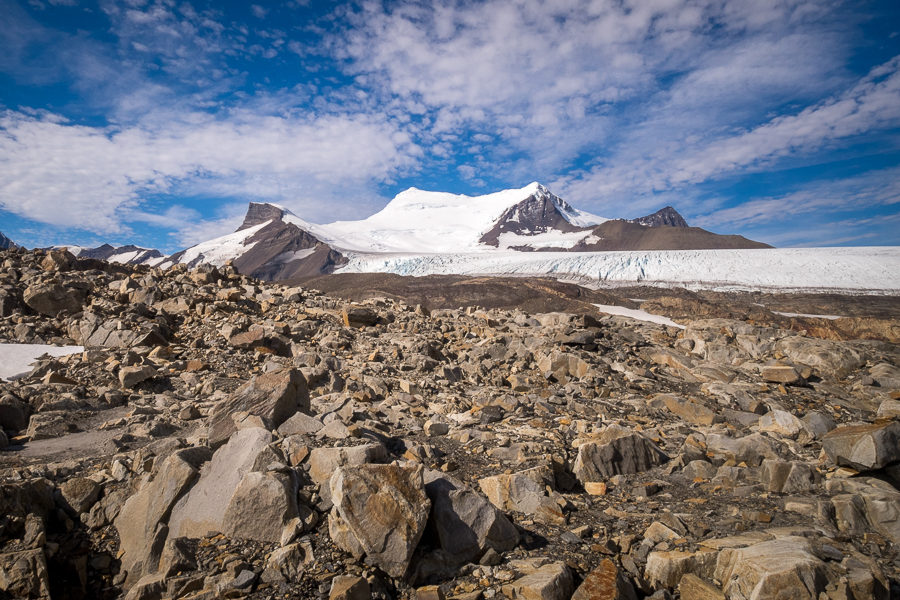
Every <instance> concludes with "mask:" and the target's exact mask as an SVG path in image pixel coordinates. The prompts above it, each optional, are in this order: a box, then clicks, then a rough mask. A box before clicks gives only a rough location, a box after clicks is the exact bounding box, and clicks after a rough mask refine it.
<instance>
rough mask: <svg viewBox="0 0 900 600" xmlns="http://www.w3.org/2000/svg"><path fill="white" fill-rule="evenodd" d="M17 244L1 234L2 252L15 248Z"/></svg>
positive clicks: (0, 245) (0, 247) (0, 244)
mask: <svg viewBox="0 0 900 600" xmlns="http://www.w3.org/2000/svg"><path fill="white" fill-rule="evenodd" d="M15 247H16V244H15V242H13V241H12V240H11V239H9V238H8V237H6V236H5V235H3V232H0V250H6V249H7V248H15Z"/></svg>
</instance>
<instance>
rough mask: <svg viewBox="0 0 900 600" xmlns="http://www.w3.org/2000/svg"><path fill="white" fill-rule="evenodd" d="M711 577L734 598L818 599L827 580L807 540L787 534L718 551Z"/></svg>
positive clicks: (822, 566) (821, 564) (729, 596)
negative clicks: (714, 569) (786, 535)
mask: <svg viewBox="0 0 900 600" xmlns="http://www.w3.org/2000/svg"><path fill="white" fill-rule="evenodd" d="M715 579H716V580H717V581H721V582H723V591H724V592H725V596H726V597H727V598H729V599H731V598H734V599H735V600H751V599H752V600H780V599H782V598H792V599H796V600H818V598H819V593H820V592H823V591H825V586H826V583H827V579H826V569H825V563H823V562H822V561H821V560H820V559H818V558H817V557H816V556H815V555H814V554H813V553H812V549H811V547H810V544H809V541H808V540H807V539H806V538H801V537H790V536H788V537H784V538H779V539H775V540H771V541H767V542H761V543H759V544H753V545H752V546H748V547H746V548H726V549H724V550H722V551H721V552H720V553H719V557H718V559H717V561H716V571H715Z"/></svg>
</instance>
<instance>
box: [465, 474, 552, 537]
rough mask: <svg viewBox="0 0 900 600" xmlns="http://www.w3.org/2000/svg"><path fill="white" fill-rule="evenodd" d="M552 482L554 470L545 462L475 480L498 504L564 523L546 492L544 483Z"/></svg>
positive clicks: (546, 484)
mask: <svg viewBox="0 0 900 600" xmlns="http://www.w3.org/2000/svg"><path fill="white" fill-rule="evenodd" d="M553 484H554V478H553V471H552V470H551V469H550V467H547V466H543V467H534V468H532V469H527V470H525V471H519V472H518V473H512V474H508V475H507V474H503V475H493V476H491V477H485V478H483V479H480V480H479V481H478V485H479V486H480V487H481V491H482V492H484V494H485V495H486V496H487V498H488V500H490V501H491V504H493V505H494V506H496V507H497V508H499V509H501V510H514V511H517V512H521V513H525V514H526V515H530V516H533V517H534V518H535V520H536V521H539V522H541V523H546V524H549V525H565V522H566V518H565V515H563V512H562V509H561V508H560V505H559V503H558V502H557V501H556V499H555V498H554V497H551V496H548V495H547V491H546V488H547V486H550V487H551V489H552V487H553ZM554 495H555V494H554Z"/></svg>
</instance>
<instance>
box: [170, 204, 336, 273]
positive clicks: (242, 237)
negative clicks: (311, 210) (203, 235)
mask: <svg viewBox="0 0 900 600" xmlns="http://www.w3.org/2000/svg"><path fill="white" fill-rule="evenodd" d="M317 227H319V226H316V225H313V224H311V223H306V222H305V221H303V220H302V219H300V218H299V217H297V216H296V215H294V214H293V213H291V212H290V211H288V210H287V209H286V208H283V207H281V206H277V205H275V204H260V203H256V202H251V203H250V207H249V209H248V210H247V215H246V216H245V217H244V222H243V223H242V224H241V226H240V227H239V228H238V230H237V231H235V232H234V233H230V234H228V235H224V236H222V237H218V238H215V239H212V240H209V241H207V242H202V243H200V244H197V245H196V246H191V247H190V248H188V249H187V250H182V251H181V252H178V253H176V254H173V255H172V256H170V257H169V258H168V259H167V260H166V261H165V262H163V263H162V264H161V266H163V267H165V266H169V265H172V264H177V263H183V264H186V265H189V266H194V265H197V264H200V263H209V264H214V265H217V266H221V265H223V264H225V263H226V262H228V261H234V266H235V268H236V269H237V270H238V271H239V272H240V273H243V274H245V275H252V276H253V277H257V278H259V279H266V280H278V279H291V278H295V277H307V276H311V275H320V274H323V273H330V272H332V271H333V270H334V269H335V268H336V267H338V266H339V265H342V264H344V263H346V262H347V260H346V259H345V258H344V257H343V255H341V254H340V253H339V252H337V251H335V250H334V249H333V248H332V247H331V246H329V245H328V244H326V243H324V242H323V241H322V240H320V239H319V238H317V237H316V236H315V235H313V234H312V233H311V232H310V230H311V229H316V228H317Z"/></svg>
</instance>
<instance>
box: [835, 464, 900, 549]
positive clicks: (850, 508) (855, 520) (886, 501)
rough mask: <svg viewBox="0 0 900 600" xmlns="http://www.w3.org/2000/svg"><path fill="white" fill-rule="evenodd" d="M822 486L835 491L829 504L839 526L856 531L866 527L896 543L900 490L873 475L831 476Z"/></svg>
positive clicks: (898, 539) (899, 536)
mask: <svg viewBox="0 0 900 600" xmlns="http://www.w3.org/2000/svg"><path fill="white" fill-rule="evenodd" d="M825 489H826V490H827V491H828V493H830V494H838V495H836V496H834V497H833V498H832V504H833V505H834V507H835V512H836V515H835V516H836V518H838V528H839V529H841V530H842V531H847V532H848V533H850V534H852V535H856V534H859V533H862V532H863V530H864V529H865V528H867V527H868V528H871V529H874V530H875V531H877V532H878V533H880V534H881V535H883V536H884V537H886V538H888V539H890V540H892V541H893V542H894V543H895V544H898V543H900V492H898V491H897V490H896V489H895V488H894V487H893V486H892V485H891V484H889V483H886V482H884V481H881V480H880V479H875V478H874V477H854V478H852V479H831V480H829V481H828V482H827V484H826V486H825ZM842 510H843V517H842V518H843V520H844V525H843V526H842V524H841V511H842ZM860 517H862V519H860Z"/></svg>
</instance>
